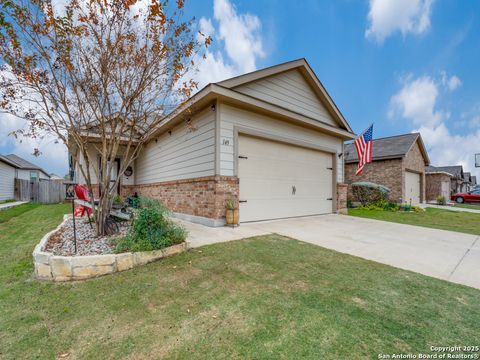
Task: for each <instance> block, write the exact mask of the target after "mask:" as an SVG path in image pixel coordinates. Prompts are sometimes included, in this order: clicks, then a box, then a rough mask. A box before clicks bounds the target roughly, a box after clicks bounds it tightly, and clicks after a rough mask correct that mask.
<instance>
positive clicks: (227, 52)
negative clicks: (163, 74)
mask: <svg viewBox="0 0 480 360" xmlns="http://www.w3.org/2000/svg"><path fill="white" fill-rule="evenodd" d="M199 25H200V31H201V32H202V33H204V34H205V35H208V36H211V37H212V38H213V40H214V43H213V47H214V48H215V50H211V49H209V50H208V51H207V52H206V54H205V59H201V58H197V59H196V63H197V68H198V69H197V71H196V73H195V75H194V78H195V80H196V81H198V83H199V87H200V88H201V87H203V86H204V85H206V84H208V83H211V82H217V81H221V80H225V79H227V78H230V77H232V76H236V75H239V74H243V73H246V72H250V71H254V70H256V68H257V61H258V59H259V58H263V57H264V56H265V51H264V46H263V42H262V34H261V28H262V24H261V21H260V19H259V18H258V17H257V16H256V15H253V14H249V13H246V14H240V13H238V12H237V9H236V8H235V7H234V6H233V5H232V3H231V2H230V1H229V0H214V4H213V19H207V18H201V19H200V21H199Z"/></svg>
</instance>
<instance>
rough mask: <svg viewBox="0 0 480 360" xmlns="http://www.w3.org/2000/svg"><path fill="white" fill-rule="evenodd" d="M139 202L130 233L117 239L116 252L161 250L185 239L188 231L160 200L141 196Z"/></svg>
mask: <svg viewBox="0 0 480 360" xmlns="http://www.w3.org/2000/svg"><path fill="white" fill-rule="evenodd" d="M139 204H140V207H139V208H138V209H137V210H136V213H135V216H134V219H133V221H132V225H131V227H130V231H129V233H128V235H127V236H125V237H124V238H121V239H118V240H116V249H115V250H116V252H119V253H120V252H126V251H132V252H136V251H151V250H159V249H163V248H166V247H169V246H172V245H175V244H180V243H182V242H184V241H185V239H186V237H187V231H186V230H185V229H184V228H183V227H182V226H179V225H177V224H175V223H174V222H173V221H172V220H171V219H170V217H169V216H170V212H169V211H168V210H167V209H166V208H165V207H164V206H163V205H162V204H161V203H160V202H159V201H158V200H154V199H149V198H141V199H140V201H139Z"/></svg>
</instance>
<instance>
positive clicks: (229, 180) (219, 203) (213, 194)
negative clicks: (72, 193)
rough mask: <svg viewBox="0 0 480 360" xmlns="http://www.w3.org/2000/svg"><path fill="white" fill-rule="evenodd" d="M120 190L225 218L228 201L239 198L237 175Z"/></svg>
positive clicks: (183, 209)
mask: <svg viewBox="0 0 480 360" xmlns="http://www.w3.org/2000/svg"><path fill="white" fill-rule="evenodd" d="M121 192H122V196H124V197H127V196H130V195H132V194H133V193H135V192H137V193H138V194H139V195H140V196H148V197H151V198H155V199H158V200H160V201H162V202H163V203H164V204H165V206H167V207H168V208H169V209H170V210H172V211H174V212H178V213H183V214H189V215H195V216H202V217H206V218H210V219H222V218H224V217H225V206H226V202H227V200H229V199H235V200H238V193H239V182H238V178H237V177H235V176H208V177H203V178H194V179H186V180H177V181H168V182H159V183H153V184H145V185H132V186H122V190H121Z"/></svg>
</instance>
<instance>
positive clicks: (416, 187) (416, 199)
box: [405, 171, 420, 204]
mask: <svg viewBox="0 0 480 360" xmlns="http://www.w3.org/2000/svg"><path fill="white" fill-rule="evenodd" d="M405 201H406V202H407V203H412V204H419V203H420V174H417V173H414V172H411V171H405Z"/></svg>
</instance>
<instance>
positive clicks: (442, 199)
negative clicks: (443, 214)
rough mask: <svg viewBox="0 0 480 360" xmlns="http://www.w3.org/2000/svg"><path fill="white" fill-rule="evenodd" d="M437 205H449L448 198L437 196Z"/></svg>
mask: <svg viewBox="0 0 480 360" xmlns="http://www.w3.org/2000/svg"><path fill="white" fill-rule="evenodd" d="M437 205H447V199H446V198H445V196H443V195H439V196H437Z"/></svg>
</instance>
